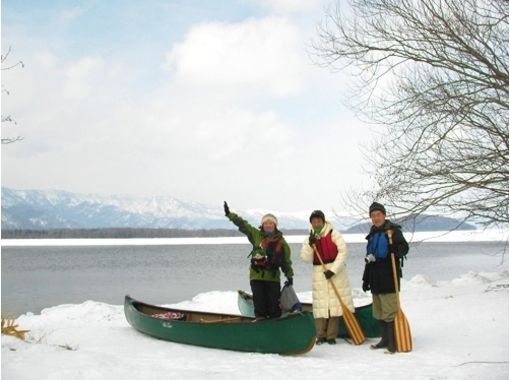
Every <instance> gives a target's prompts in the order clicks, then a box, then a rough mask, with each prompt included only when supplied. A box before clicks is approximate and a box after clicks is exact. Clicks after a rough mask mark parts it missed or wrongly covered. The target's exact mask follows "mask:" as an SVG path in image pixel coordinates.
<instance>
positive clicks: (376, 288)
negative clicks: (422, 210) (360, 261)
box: [363, 220, 409, 294]
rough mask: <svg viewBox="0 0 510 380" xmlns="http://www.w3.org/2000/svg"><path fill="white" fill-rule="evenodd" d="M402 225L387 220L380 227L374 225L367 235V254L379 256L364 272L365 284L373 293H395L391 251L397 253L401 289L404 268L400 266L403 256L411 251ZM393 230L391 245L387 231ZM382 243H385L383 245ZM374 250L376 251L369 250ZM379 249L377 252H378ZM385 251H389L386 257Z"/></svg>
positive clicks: (398, 277) (398, 279)
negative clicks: (382, 245)
mask: <svg viewBox="0 0 510 380" xmlns="http://www.w3.org/2000/svg"><path fill="white" fill-rule="evenodd" d="M400 228H401V227H400V226H399V225H397V224H394V223H392V222H390V221H389V220H386V221H385V222H384V225H383V226H382V227H380V228H377V227H375V226H372V228H371V229H370V233H369V234H368V235H367V237H366V239H367V240H368V243H367V255H369V254H374V256H376V257H377V259H376V261H375V262H371V263H368V264H366V265H365V271H364V272H363V285H364V288H365V289H366V288H368V289H370V290H371V291H372V293H373V294H385V293H395V283H394V279H393V269H392V266H391V256H390V253H394V254H395V259H396V260H395V263H396V268H397V273H398V276H397V281H398V287H399V289H400V277H402V270H401V267H400V262H401V260H399V259H401V258H403V257H404V256H405V255H406V254H407V252H408V251H409V245H408V244H407V241H406V239H405V238H404V235H403V234H402V230H401V229H400ZM388 230H393V245H392V246H390V245H389V240H388V235H387V231H388ZM380 244H385V246H384V247H381V246H380ZM369 250H370V251H374V252H369ZM375 251H377V254H376V252H375ZM384 252H387V253H388V254H387V256H386V257H382V255H384Z"/></svg>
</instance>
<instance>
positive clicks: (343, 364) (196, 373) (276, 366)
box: [2, 271, 509, 380]
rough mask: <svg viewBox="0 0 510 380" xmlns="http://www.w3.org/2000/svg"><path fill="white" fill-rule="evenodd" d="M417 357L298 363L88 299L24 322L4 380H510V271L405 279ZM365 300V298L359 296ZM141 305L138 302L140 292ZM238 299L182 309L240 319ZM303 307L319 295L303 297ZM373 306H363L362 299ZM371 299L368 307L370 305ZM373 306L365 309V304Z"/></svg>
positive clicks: (335, 355)
mask: <svg viewBox="0 0 510 380" xmlns="http://www.w3.org/2000/svg"><path fill="white" fill-rule="evenodd" d="M402 284H403V285H402V286H403V292H402V295H401V300H402V307H403V311H404V312H405V314H406V316H407V318H408V320H409V323H410V325H411V329H412V335H413V342H414V350H413V351H412V352H410V353H405V354H404V353H401V354H396V355H385V354H384V353H383V352H382V351H380V350H377V351H372V350H370V349H369V344H370V343H371V342H374V341H376V340H375V339H371V340H369V341H367V342H366V343H365V344H363V345H361V346H353V345H350V344H348V343H346V342H344V341H339V344H337V345H336V346H329V345H322V346H318V347H317V346H316V347H314V349H313V350H312V351H310V352H309V353H307V354H305V355H301V356H295V357H288V356H279V355H268V354H255V353H240V352H231V351H222V350H215V349H207V348H200V347H194V346H188V345H182V344H176V343H171V342H165V341H161V340H157V339H154V338H151V337H148V336H145V335H143V334H140V333H138V332H137V331H135V330H134V329H133V328H131V327H130V326H129V325H128V323H127V322H126V320H125V318H124V314H123V307H122V306H121V305H108V304H104V303H99V302H94V301H87V302H84V303H82V304H77V305H60V306H57V307H53V308H48V309H45V310H43V311H42V313H41V314H40V315H34V314H25V315H22V316H20V317H19V318H18V319H17V323H18V324H19V326H20V328H22V329H29V330H30V332H29V334H28V339H27V342H23V341H21V340H18V339H16V338H12V337H8V336H2V377H3V378H4V379H10V380H18V379H37V380H44V379H52V380H53V379H66V380H67V379H73V380H77V379H87V380H88V379H108V380H114V379H119V380H129V379H144V380H149V379H174V378H176V379H186V380H192V379H261V378H264V379H286V380H288V379H321V380H322V379H378V380H384V379H483V380H486V379H508V374H509V371H508V353H509V352H508V327H509V326H508V322H509V321H508V311H509V309H508V272H507V271H503V272H493V273H483V272H481V273H475V272H470V273H467V274H465V275H463V276H461V277H459V278H454V279H451V280H449V281H432V280H430V279H428V278H426V277H424V276H422V275H417V276H415V277H413V278H412V279H410V280H409V281H403V283H402ZM355 294H357V295H360V296H361V297H365V298H366V297H368V296H367V295H363V293H362V292H361V291H360V290H359V289H355ZM132 296H134V297H136V294H132ZM236 296H237V295H236V293H235V292H234V291H228V292H219V291H212V292H208V293H203V294H199V295H197V296H196V297H195V298H194V299H193V300H190V301H185V302H182V303H179V304H176V305H174V306H179V307H183V308H193V309H203V310H215V311H223V312H231V313H237V299H236ZM300 296H301V298H302V300H305V299H309V298H310V293H303V294H300ZM361 301H363V300H361ZM365 301H366V299H365ZM362 303H364V302H362Z"/></svg>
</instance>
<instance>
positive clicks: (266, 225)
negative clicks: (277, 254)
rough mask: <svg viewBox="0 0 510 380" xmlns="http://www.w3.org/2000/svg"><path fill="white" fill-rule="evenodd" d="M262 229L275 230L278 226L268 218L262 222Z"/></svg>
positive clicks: (266, 230)
mask: <svg viewBox="0 0 510 380" xmlns="http://www.w3.org/2000/svg"><path fill="white" fill-rule="evenodd" d="M262 229H263V230H264V232H274V230H275V229H276V226H275V224H274V223H273V222H271V221H270V220H266V221H265V222H264V223H262Z"/></svg>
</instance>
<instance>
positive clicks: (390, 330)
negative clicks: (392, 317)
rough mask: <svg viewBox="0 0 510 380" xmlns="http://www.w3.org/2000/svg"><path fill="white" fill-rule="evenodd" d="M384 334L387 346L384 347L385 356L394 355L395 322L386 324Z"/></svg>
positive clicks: (395, 350) (395, 348) (395, 349)
mask: <svg viewBox="0 0 510 380" xmlns="http://www.w3.org/2000/svg"><path fill="white" fill-rule="evenodd" d="M386 326H387V327H386V328H387V330H386V332H387V334H388V335H387V336H388V346H387V347H386V351H385V353H386V354H394V353H395V352H397V347H396V346H395V321H391V322H386Z"/></svg>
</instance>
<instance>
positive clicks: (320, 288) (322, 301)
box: [300, 222, 354, 318]
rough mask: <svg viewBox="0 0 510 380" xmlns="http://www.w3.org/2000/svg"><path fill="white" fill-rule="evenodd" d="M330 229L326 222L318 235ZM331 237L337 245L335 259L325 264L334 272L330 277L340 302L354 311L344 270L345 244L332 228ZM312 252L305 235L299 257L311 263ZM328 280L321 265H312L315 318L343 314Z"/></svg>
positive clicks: (324, 233)
mask: <svg viewBox="0 0 510 380" xmlns="http://www.w3.org/2000/svg"><path fill="white" fill-rule="evenodd" d="M331 230H333V226H332V225H331V224H330V223H329V222H326V223H325V224H324V227H323V228H322V230H321V233H320V236H321V237H323V236H326V235H327V234H328V233H329V232H330V231H331ZM331 238H332V240H333V243H334V244H335V245H336V246H337V249H338V254H337V256H336V259H335V261H333V262H332V263H329V264H325V265H326V268H327V269H329V270H330V271H332V272H333V273H335V275H334V276H333V277H331V281H332V282H333V283H334V284H335V286H336V288H337V290H338V293H339V294H340V296H341V298H342V302H343V303H344V304H345V305H346V306H347V308H348V309H349V310H351V311H352V312H354V304H353V301H352V291H351V285H350V283H349V277H348V276H347V271H346V261H347V246H346V244H345V241H344V239H343V237H342V235H341V234H340V232H338V231H335V230H333V232H332V234H331ZM314 254H315V253H314V250H313V248H312V247H310V245H309V244H308V237H307V238H306V239H305V241H304V243H303V246H302V247H301V252H300V256H301V259H302V260H303V261H306V262H309V263H313V257H314ZM329 282H330V281H329V280H327V279H326V277H325V276H324V270H323V269H322V265H314V266H313V271H312V298H313V315H314V317H315V318H329V317H336V316H341V315H342V314H343V313H342V307H341V306H340V303H339V302H338V299H337V297H336V294H335V291H334V290H333V287H332V286H331V284H330V283H329Z"/></svg>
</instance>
